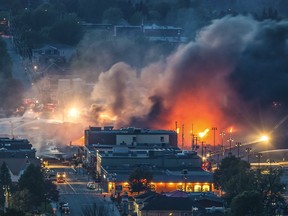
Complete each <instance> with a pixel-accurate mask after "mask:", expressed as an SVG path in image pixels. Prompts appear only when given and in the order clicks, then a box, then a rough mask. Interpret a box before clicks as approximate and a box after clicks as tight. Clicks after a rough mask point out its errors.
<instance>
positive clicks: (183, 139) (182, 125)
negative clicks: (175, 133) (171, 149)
mask: <svg viewBox="0 0 288 216" xmlns="http://www.w3.org/2000/svg"><path fill="white" fill-rule="evenodd" d="M183 149H184V124H182V150H183Z"/></svg>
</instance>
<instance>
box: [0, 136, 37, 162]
mask: <svg viewBox="0 0 288 216" xmlns="http://www.w3.org/2000/svg"><path fill="white" fill-rule="evenodd" d="M35 155H36V150H35V149H33V148H32V144H31V143H30V142H29V141H28V140H27V139H14V138H12V139H10V138H5V137H4V138H0V158H35Z"/></svg>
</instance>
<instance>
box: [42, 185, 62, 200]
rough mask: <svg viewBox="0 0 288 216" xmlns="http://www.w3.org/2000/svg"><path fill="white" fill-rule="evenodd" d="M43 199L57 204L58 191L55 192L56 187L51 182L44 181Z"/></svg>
mask: <svg viewBox="0 0 288 216" xmlns="http://www.w3.org/2000/svg"><path fill="white" fill-rule="evenodd" d="M44 184H45V199H46V198H47V199H50V200H53V201H54V202H58V200H59V191H58V190H57V186H56V185H55V184H54V183H53V182H52V181H51V180H45V182H44Z"/></svg>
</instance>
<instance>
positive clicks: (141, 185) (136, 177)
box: [128, 167, 153, 194]
mask: <svg viewBox="0 0 288 216" xmlns="http://www.w3.org/2000/svg"><path fill="white" fill-rule="evenodd" d="M152 179H153V175H152V173H151V172H150V171H149V170H147V169H145V168H143V167H138V168H137V169H135V170H134V171H133V172H132V173H131V174H130V176H129V179H128V182H129V186H130V191H131V192H132V193H134V192H136V193H138V194H139V193H140V192H141V191H145V190H149V184H150V183H151V181H152Z"/></svg>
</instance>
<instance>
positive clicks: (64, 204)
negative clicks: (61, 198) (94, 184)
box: [59, 202, 70, 215]
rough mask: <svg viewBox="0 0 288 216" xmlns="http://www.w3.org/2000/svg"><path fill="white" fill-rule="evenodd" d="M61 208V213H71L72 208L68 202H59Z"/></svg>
mask: <svg viewBox="0 0 288 216" xmlns="http://www.w3.org/2000/svg"><path fill="white" fill-rule="evenodd" d="M59 210H60V211H61V213H64V214H70V208H69V204H68V203H67V202H60V203H59ZM61 215H62V214H61Z"/></svg>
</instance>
